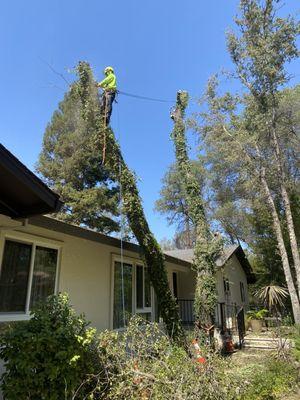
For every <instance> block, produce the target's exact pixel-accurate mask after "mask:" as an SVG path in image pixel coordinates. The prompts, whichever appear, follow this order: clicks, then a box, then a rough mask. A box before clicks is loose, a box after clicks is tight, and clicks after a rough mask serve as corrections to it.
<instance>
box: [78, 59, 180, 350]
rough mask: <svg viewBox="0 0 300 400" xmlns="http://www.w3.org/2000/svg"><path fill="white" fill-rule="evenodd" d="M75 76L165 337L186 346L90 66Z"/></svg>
mask: <svg viewBox="0 0 300 400" xmlns="http://www.w3.org/2000/svg"><path fill="white" fill-rule="evenodd" d="M78 75H79V81H78V82H77V84H76V85H75V89H76V90H77V91H78V94H79V97H80V99H81V102H82V114H83V117H84V119H85V120H86V122H87V124H88V126H89V127H90V129H91V131H92V132H96V143H97V145H99V151H101V149H102V148H103V146H104V145H105V146H106V159H105V168H106V169H107V170H108V171H109V172H110V174H111V178H112V179H113V180H115V181H119V183H120V186H121V188H122V197H123V209H124V211H125V213H126V215H127V218H128V221H129V224H130V228H131V230H132V232H133V233H134V235H135V237H136V239H137V241H138V243H139V245H140V247H141V252H142V254H143V256H144V257H145V261H146V265H147V267H148V269H149V277H150V280H151V283H152V286H153V288H154V290H155V293H156V295H157V301H158V306H159V309H160V312H161V316H162V317H163V320H164V322H165V324H166V328H167V331H168V334H169V336H170V337H172V338H173V339H174V340H175V341H176V342H177V343H179V344H183V345H185V334H184V330H183V328H182V326H181V323H180V318H179V310H178V305H177V303H176V300H175V298H174V297H173V295H172V293H171V290H170V287H169V283H168V278H167V272H166V268H165V264H164V255H163V253H162V251H161V249H160V247H159V245H158V243H157V241H156V239H155V238H154V236H153V234H152V232H151V231H150V229H149V226H148V223H147V220H146V217H145V214H144V211H143V207H142V202H141V199H140V196H139V192H138V189H137V185H136V178H135V175H134V174H133V173H132V172H131V171H130V169H129V168H128V167H127V165H126V163H125V161H124V159H123V157H122V153H121V149H120V146H119V144H118V143H117V141H116V139H115V136H114V133H113V131H112V130H111V129H110V128H109V127H104V126H103V118H102V115H101V109H100V104H99V99H98V97H97V91H96V89H95V87H96V86H95V81H94V79H93V75H92V71H91V68H90V66H89V64H87V63H86V62H80V63H79V65H78ZM99 168H100V166H99Z"/></svg>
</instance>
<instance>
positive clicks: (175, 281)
mask: <svg viewBox="0 0 300 400" xmlns="http://www.w3.org/2000/svg"><path fill="white" fill-rule="evenodd" d="M172 280H173V295H174V297H175V299H177V297H178V285H177V272H173V273H172Z"/></svg>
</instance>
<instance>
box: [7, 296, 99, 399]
mask: <svg viewBox="0 0 300 400" xmlns="http://www.w3.org/2000/svg"><path fill="white" fill-rule="evenodd" d="M87 325H88V324H87V322H86V320H85V319H84V317H82V316H80V317H79V316H77V315H76V314H75V312H74V311H73V310H72V308H71V307H70V305H69V302H68V297H67V296H66V295H63V294H60V295H58V296H50V297H49V298H48V300H47V301H46V302H45V303H43V304H40V305H39V306H38V307H37V308H36V309H35V311H34V312H33V313H32V316H31V319H30V320H29V321H27V322H21V323H18V324H15V325H14V326H13V327H12V328H11V329H10V330H8V331H7V332H5V333H4V334H3V336H2V337H1V339H0V358H2V359H4V361H5V367H6V372H5V374H4V375H3V379H2V384H1V386H2V390H3V393H4V396H5V398H6V399H9V400H27V399H30V400H63V399H71V398H72V396H73V394H74V392H75V390H76V388H77V386H78V385H79V383H80V382H81V381H82V380H84V379H85V377H86V375H87V374H89V373H92V372H93V371H94V370H95V369H97V370H99V365H98V364H97V359H96V358H95V356H94V355H95V349H96V344H95V330H93V329H88V328H87ZM81 395H82V394H78V398H80V396H81Z"/></svg>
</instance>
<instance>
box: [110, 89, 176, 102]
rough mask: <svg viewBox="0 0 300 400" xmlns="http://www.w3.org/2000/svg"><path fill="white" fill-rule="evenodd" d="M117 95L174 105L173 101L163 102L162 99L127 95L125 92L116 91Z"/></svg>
mask: <svg viewBox="0 0 300 400" xmlns="http://www.w3.org/2000/svg"><path fill="white" fill-rule="evenodd" d="M117 93H119V94H123V95H124V96H128V97H134V98H136V99H140V100H149V101H157V102H159V103H174V100H163V99H156V98H154V97H146V96H139V95H137V94H133V93H127V92H123V91H121V90H118V91H117Z"/></svg>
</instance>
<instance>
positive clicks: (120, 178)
mask: <svg viewBox="0 0 300 400" xmlns="http://www.w3.org/2000/svg"><path fill="white" fill-rule="evenodd" d="M117 123H118V132H119V145H120V146H121V131H120V124H119V113H118V112H117ZM119 184H120V188H119V209H120V211H119V212H120V222H121V232H120V233H121V235H120V258H121V296H122V316H123V325H124V327H125V326H126V315H125V312H126V310H125V291H124V249H123V236H124V215H123V187H122V163H121V156H120V158H119Z"/></svg>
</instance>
